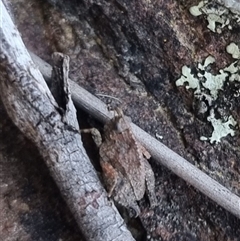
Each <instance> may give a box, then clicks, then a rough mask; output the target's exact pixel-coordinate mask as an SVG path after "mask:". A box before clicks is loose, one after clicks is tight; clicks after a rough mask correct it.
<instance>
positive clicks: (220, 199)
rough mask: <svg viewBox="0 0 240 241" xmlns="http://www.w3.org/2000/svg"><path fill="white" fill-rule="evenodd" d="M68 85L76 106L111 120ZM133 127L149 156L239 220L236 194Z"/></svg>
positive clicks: (98, 104)
mask: <svg viewBox="0 0 240 241" xmlns="http://www.w3.org/2000/svg"><path fill="white" fill-rule="evenodd" d="M31 56H32V58H33V60H34V62H35V63H36V64H37V65H38V66H39V68H40V71H41V72H42V74H43V76H44V78H45V79H46V80H47V81H49V80H50V73H51V66H50V65H48V64H47V63H46V62H44V61H43V60H41V59H40V58H39V57H37V56H36V55H35V54H33V53H31ZM69 82H70V88H71V92H72V98H73V101H74V104H75V105H76V107H78V108H81V109H84V110H85V111H86V112H88V113H89V114H90V115H92V116H94V117H95V118H96V119H98V120H100V121H101V122H103V123H104V122H106V121H108V120H109V119H110V118H112V113H111V112H109V111H108V110H107V106H106V105H105V104H104V103H103V102H102V101H100V100H99V99H98V98H96V97H95V96H93V95H92V94H90V93H89V92H87V91H86V90H85V89H83V88H81V87H80V86H79V85H77V84H76V83H74V82H73V81H71V80H69ZM132 128H133V132H134V134H135V135H136V137H137V138H138V140H139V141H140V142H141V143H142V144H143V145H144V146H145V147H146V149H147V150H148V151H149V152H150V153H151V155H152V157H153V158H154V159H155V161H156V162H157V163H159V164H162V165H164V166H166V167H167V168H169V169H170V170H171V171H172V172H174V173H175V174H177V175H178V176H179V177H181V178H182V179H184V180H185V181H186V182H188V183H190V184H191V185H192V186H194V187H195V188H196V189H198V190H199V191H201V192H202V193H203V194H204V195H206V196H208V197H209V198H210V199H212V200H213V201H214V202H216V203H217V204H218V205H220V206H222V207H223V208H225V209H226V210H228V211H229V212H231V213H232V214H234V215H235V216H236V217H238V218H240V198H239V197H238V196H237V195H235V194H233V193H232V192H230V191H229V190H228V189H227V188H225V187H224V186H222V185H221V184H219V183H218V182H217V181H215V180H214V179H212V178H211V177H209V176H208V175H207V174H205V173H204V172H202V171H201V170H199V169H198V168H197V167H195V166H194V165H192V164H191V163H189V162H188V161H187V160H185V159H184V158H182V157H181V156H179V155H178V154H177V153H175V152H174V151H172V150H170V149H169V148H168V147H166V146H165V145H163V144H162V143H161V142H159V141H157V140H156V139H155V138H153V137H152V136H150V135H149V134H148V133H146V132H145V131H143V130H142V129H141V128H139V127H138V126H136V125H135V124H132Z"/></svg>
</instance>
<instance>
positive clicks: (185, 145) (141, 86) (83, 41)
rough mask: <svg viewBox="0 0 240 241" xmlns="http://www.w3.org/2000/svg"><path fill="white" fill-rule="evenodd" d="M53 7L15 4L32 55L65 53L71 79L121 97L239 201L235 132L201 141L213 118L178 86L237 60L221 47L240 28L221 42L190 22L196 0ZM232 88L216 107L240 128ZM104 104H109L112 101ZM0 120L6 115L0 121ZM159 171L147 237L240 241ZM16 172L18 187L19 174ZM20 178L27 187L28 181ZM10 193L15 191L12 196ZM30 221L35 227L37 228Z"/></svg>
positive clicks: (235, 228) (212, 208) (213, 212)
mask: <svg viewBox="0 0 240 241" xmlns="http://www.w3.org/2000/svg"><path fill="white" fill-rule="evenodd" d="M49 2H51V4H52V3H54V5H55V7H52V5H49V4H48V3H46V2H45V1H43V2H41V3H40V2H39V1H28V0H22V1H18V2H17V3H15V1H12V6H10V7H11V9H12V14H13V15H14V16H15V22H16V23H17V25H18V27H19V30H20V32H21V33H22V37H23V39H24V40H25V43H26V45H27V46H28V48H29V49H31V50H32V51H33V52H35V53H36V54H38V55H40V56H41V57H42V58H44V59H45V60H49V59H50V54H51V53H52V52H53V51H56V50H58V51H61V52H64V53H66V54H68V55H69V56H70V58H71V62H70V66H71V67H70V77H71V78H72V79H73V80H74V81H76V82H78V83H79V84H81V85H82V86H83V87H85V88H86V89H87V90H89V91H90V92H92V93H94V94H106V95H111V96H114V97H117V98H119V99H121V101H122V102H123V103H124V111H125V113H126V114H127V115H129V116H131V118H132V120H133V122H135V123H136V124H138V125H139V126H141V127H142V128H143V129H145V130H146V131H147V132H149V133H150V134H152V135H154V136H157V137H159V138H161V141H162V142H163V143H164V144H166V145H167V146H168V147H170V148H171V149H173V150H174V151H176V152H178V153H179V154H180V155H182V156H183V157H185V158H186V159H188V160H189V161H190V162H192V163H193V164H195V165H196V166H198V167H199V168H201V169H202V170H204V172H206V173H207V174H209V175H210V176H211V177H213V178H214V179H215V180H217V181H219V182H220V183H222V184H223V185H224V186H226V187H227V188H229V189H230V190H232V191H233V192H234V193H235V194H237V195H240V187H239V175H240V173H239V170H240V168H239V167H240V163H239V160H240V152H239V148H238V146H239V141H240V138H239V132H238V131H237V132H236V135H235V136H234V137H231V136H228V137H226V138H224V140H223V141H222V142H221V143H220V144H217V145H215V144H210V143H209V142H202V141H200V140H199V138H200V136H202V135H204V136H205V135H207V134H210V133H211V132H212V126H211V124H210V123H209V122H208V121H207V116H201V117H199V115H198V108H197V106H198V103H197V100H196V99H195V98H194V95H193V92H192V91H191V90H186V89H185V88H184V87H179V88H177V87H176V85H175V81H176V80H177V79H178V78H179V77H180V75H181V67H182V66H183V65H188V66H190V67H192V68H193V69H194V66H196V64H197V62H201V61H203V60H204V59H205V58H206V57H207V56H208V55H210V54H211V55H213V56H214V57H215V59H216V64H214V65H213V66H212V68H213V70H212V71H213V73H217V72H218V70H219V69H220V68H224V67H225V66H226V65H228V64H229V63H230V62H231V61H232V60H231V57H230V56H229V55H228V54H227V53H226V51H225V47H226V46H227V45H228V44H229V43H230V42H232V41H233V42H234V41H235V42H236V41H237V40H238V39H239V37H240V36H239V35H240V31H239V25H237V24H235V25H233V29H232V30H231V31H230V30H228V29H224V30H223V31H222V33H221V34H216V33H212V32H211V31H210V30H209V29H207V27H206V25H207V22H206V21H205V19H204V16H201V17H200V18H194V17H193V16H191V15H190V14H189V12H188V9H189V7H190V6H192V5H194V4H195V5H196V4H197V3H198V2H197V1H174V0H170V1H143V0H139V1H137V0H135V1H120V0H116V1H103V0H99V1H87V0H83V1H77V0H75V1H57V0H56V1H49ZM23 6H24V7H23ZM236 88H239V86H238V85H237V83H232V84H231V85H229V86H224V91H222V93H221V95H220V97H219V99H217V100H216V102H217V103H218V104H219V106H222V105H223V106H226V107H227V111H228V112H229V113H230V114H231V115H233V116H234V118H235V120H237V122H238V125H239V120H240V118H239V117H240V116H239V115H240V113H239V100H238V98H232V95H231V93H232V92H231V90H234V89H236ZM101 98H103V97H101ZM103 100H105V101H106V102H113V101H111V100H109V98H103ZM111 104H112V105H114V104H116V103H111ZM4 120H5V119H4V118H2V115H1V123H3V121H4ZM4 123H5V122H4ZM13 130H14V129H12V128H10V127H9V128H8V129H7V128H4V136H6V135H7V136H11V135H12V134H11V133H12V131H13ZM10 140H11V139H10ZM8 146H11V141H10V143H9V144H8ZM19 146H22V147H21V148H20V149H22V148H24V149H26V150H25V152H26V153H25V152H24V153H25V154H24V155H26V158H27V157H28V158H29V155H28V154H27V153H28V152H27V151H28V150H27V148H25V146H24V144H22V143H21V142H19V145H17V146H16V145H14V146H13V147H14V148H19ZM8 148H10V147H8ZM6 157H7V158H8V157H9V153H8V154H7V155H6ZM9 158H10V157H9ZM17 158H19V157H18V156H17ZM5 160H8V159H5ZM19 160H20V159H19ZM8 163H9V162H8ZM16 163H21V161H18V162H16ZM152 163H153V162H152ZM19 165H20V164H19ZM21 165H22V163H21ZM153 166H154V164H153ZM32 168H33V167H32ZM153 168H154V172H155V177H156V195H157V198H158V201H159V206H158V207H157V208H155V210H154V212H152V211H151V212H150V211H149V210H148V209H147V206H148V204H147V203H145V202H144V201H143V202H141V203H140V206H141V209H142V210H143V215H142V217H141V220H142V223H143V225H144V227H145V228H146V230H147V233H148V236H147V237H148V238H150V237H152V238H153V240H154V239H156V240H218V241H225V240H239V237H240V233H239V232H240V231H239V226H240V221H239V220H237V218H235V217H234V216H233V215H231V214H229V213H227V212H226V211H224V210H222V209H221V208H220V207H218V206H216V205H215V204H214V203H212V202H211V201H209V200H208V199H207V198H206V197H204V196H203V195H201V194H200V193H199V192H198V191H196V190H195V189H193V188H192V187H190V186H188V185H187V184H186V183H185V182H184V181H182V180H181V179H179V178H178V177H176V176H175V175H174V174H172V173H170V172H169V171H168V170H166V169H165V168H164V167H161V166H154V167H153ZM29 169H31V168H30V167H29ZM39 172H40V171H38V173H39ZM17 173H18V172H16V174H14V176H13V177H12V180H15V178H20V176H19V175H22V174H17ZM19 173H20V171H19ZM2 175H3V177H5V176H7V175H8V173H7V172H3V174H2ZM27 178H29V177H27ZM6 180H8V179H6ZM19 180H21V183H23V182H24V178H22V179H19ZM44 181H46V179H44ZM9 182H10V181H9ZM37 183H38V182H36V185H37ZM39 183H40V181H39ZM51 185H53V184H51V183H49V187H48V188H50V186H51ZM17 187H18V188H19V189H21V188H22V186H16V188H17ZM19 189H18V190H19ZM13 195H14V188H13V189H12V191H11V192H10V193H9V194H8V198H11V197H12V196H13ZM29 195H30V194H29ZM36 195H37V194H36ZM39 195H40V194H39ZM48 196H49V195H48ZM44 197H45V198H46V196H44ZM43 200H46V199H44V198H43ZM57 200H58V199H57ZM39 202H40V201H39ZM59 202H61V201H59ZM56 209H57V208H56ZM56 209H54V210H55V211H56V212H59V209H57V210H56ZM33 210H34V209H33ZM29 223H31V224H29V225H30V226H31V228H32V229H34V222H29ZM25 226H26V224H25ZM18 227H19V226H18ZM55 227H58V226H57V225H56V226H55ZM64 227H65V228H66V226H64ZM34 240H39V239H37V238H36V239H34ZM45 240H46V239H45ZM52 240H53V239H52ZM66 240H68V239H66ZM69 240H74V239H69Z"/></svg>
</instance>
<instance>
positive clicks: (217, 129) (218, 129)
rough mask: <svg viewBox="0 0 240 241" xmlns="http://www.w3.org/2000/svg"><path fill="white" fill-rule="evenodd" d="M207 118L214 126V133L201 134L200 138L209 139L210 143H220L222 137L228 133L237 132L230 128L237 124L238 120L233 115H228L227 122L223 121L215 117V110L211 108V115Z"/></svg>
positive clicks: (232, 134)
mask: <svg viewBox="0 0 240 241" xmlns="http://www.w3.org/2000/svg"><path fill="white" fill-rule="evenodd" d="M207 120H208V121H209V122H211V124H212V126H213V133H212V136H211V137H205V136H201V137H200V140H202V141H206V140H209V141H210V143H214V142H216V143H219V142H220V140H221V138H222V137H225V136H227V135H229V134H230V135H231V136H234V134H235V132H234V130H233V129H231V128H230V125H231V126H236V124H237V122H236V121H235V120H234V119H233V117H232V116H229V117H228V121H227V122H223V121H222V120H221V119H215V115H214V111H213V110H211V112H210V116H208V118H207Z"/></svg>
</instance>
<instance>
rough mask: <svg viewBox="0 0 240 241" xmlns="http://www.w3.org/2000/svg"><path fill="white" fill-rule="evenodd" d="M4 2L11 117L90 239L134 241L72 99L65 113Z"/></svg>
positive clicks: (3, 87)
mask: <svg viewBox="0 0 240 241" xmlns="http://www.w3.org/2000/svg"><path fill="white" fill-rule="evenodd" d="M0 4H1V5H0V8H1V9H2V20H3V22H2V28H1V48H0V49H1V53H0V70H1V75H0V95H1V99H2V102H3V103H4V106H5V108H6V111H7V113H8V115H9V116H10V118H11V119H12V121H13V123H14V124H15V125H16V126H17V127H18V128H19V129H20V130H21V131H22V132H23V133H24V134H25V136H26V137H28V138H29V139H30V140H31V141H32V142H33V143H34V144H35V145H36V146H37V148H38V150H39V152H40V154H41V155H42V156H43V158H44V160H45V162H46V164H47V166H48V168H49V170H50V173H51V175H52V176H53V178H54V180H55V181H56V183H57V185H58V187H59V188H60V190H61V193H62V195H63V197H64V199H65V200H66V202H67V203H68V205H69V207H70V209H71V211H72V213H73V214H74V216H75V218H76V220H77V222H78V225H79V227H80V228H81V230H82V232H83V234H84V235H85V237H86V239H87V240H134V239H133V238H132V236H131V234H130V232H129V231H128V230H127V229H126V226H125V225H124V223H123V220H122V218H121V216H120V215H119V213H118V211H117V209H116V208H115V206H114V205H113V203H112V202H110V201H108V199H107V194H106V192H105V190H104V189H103V187H102V185H101V183H100V181H99V179H98V177H97V174H96V172H95V171H94V168H93V166H92V164H91V163H90V161H89V159H88V157H87V155H86V152H85V150H84V148H83V146H82V141H81V137H80V135H79V132H78V130H79V126H78V123H77V118H76V114H75V113H74V111H75V109H74V106H73V104H72V101H71V98H70V99H69V102H68V108H69V109H68V110H69V111H66V112H65V115H62V114H61V113H60V112H59V106H58V104H57V103H56V101H55V99H54V98H53V96H52V94H51V92H50V91H49V89H48V87H47V84H46V83H45V81H44V79H43V77H42V75H41V74H40V72H39V70H38V69H37V68H36V66H35V65H34V64H33V62H32V61H31V58H30V56H29V54H28V52H27V50H26V48H25V46H24V44H23V42H22V40H21V38H20V35H19V33H18V31H17V30H16V28H15V26H14V25H13V23H12V21H11V19H10V17H9V15H8V13H7V11H6V9H5V7H4V5H3V4H2V2H1V3H0Z"/></svg>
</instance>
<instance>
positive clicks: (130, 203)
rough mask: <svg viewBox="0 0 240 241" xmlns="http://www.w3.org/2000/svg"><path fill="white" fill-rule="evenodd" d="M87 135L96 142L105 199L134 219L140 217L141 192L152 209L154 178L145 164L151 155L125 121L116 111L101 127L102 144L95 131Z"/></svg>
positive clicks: (118, 110) (154, 201) (147, 163)
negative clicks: (124, 209)
mask: <svg viewBox="0 0 240 241" xmlns="http://www.w3.org/2000/svg"><path fill="white" fill-rule="evenodd" d="M83 132H85V131H83ZM91 132H92V133H93V134H94V136H95V137H94V139H97V140H98V146H99V154H100V164H101V167H102V171H103V179H104V182H105V185H106V188H107V191H108V195H109V197H112V198H113V199H114V201H115V202H117V203H119V204H120V205H122V206H124V207H126V208H128V209H133V210H134V212H135V216H138V215H139V214H140V209H139V206H138V204H137V201H139V200H140V199H142V198H143V196H144V194H145V192H146V193H147V195H148V198H149V201H150V205H151V207H153V206H155V205H156V203H157V201H156V196H155V190H154V189H155V178H154V173H153V171H152V168H151V166H150V164H149V162H148V161H147V159H149V158H150V157H151V156H150V154H149V153H148V152H147V150H146V149H145V148H144V147H143V146H142V145H141V144H140V143H139V142H138V141H137V140H136V138H135V136H134V135H133V133H132V130H131V125H130V120H129V118H128V117H126V116H124V114H123V112H122V110H121V109H120V108H116V110H115V115H114V117H113V118H112V119H111V120H110V121H109V122H107V123H106V124H105V126H104V141H103V142H102V143H100V142H99V140H100V139H99V138H97V134H96V133H97V132H96V131H91Z"/></svg>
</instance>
